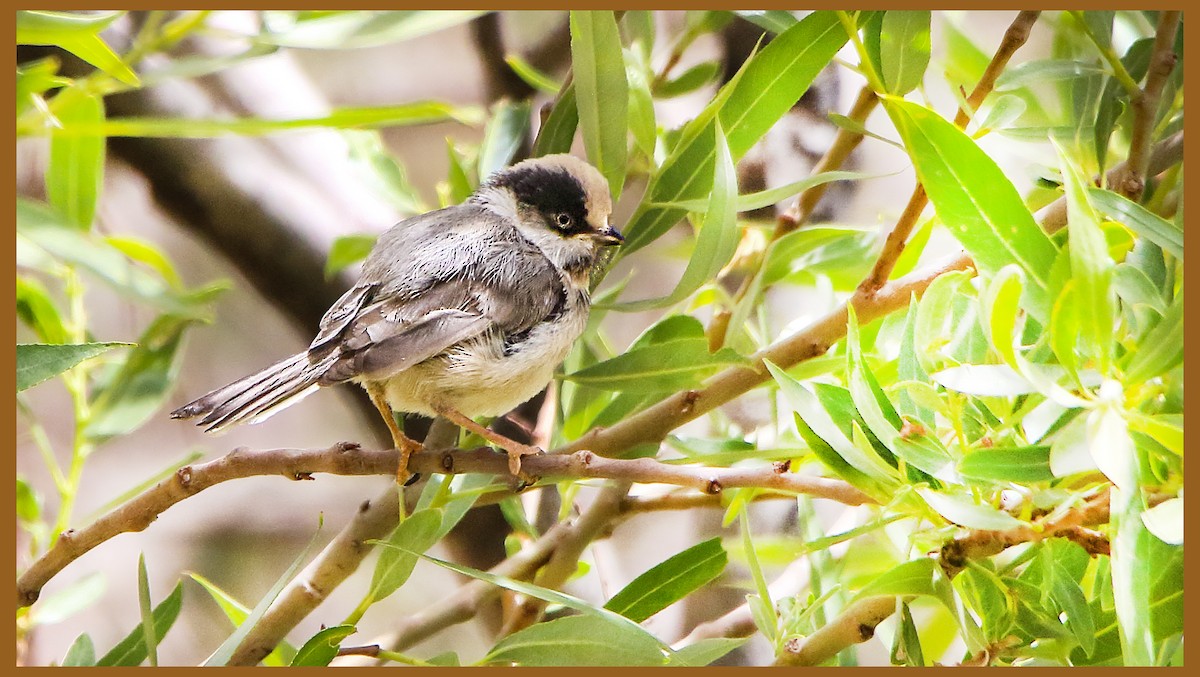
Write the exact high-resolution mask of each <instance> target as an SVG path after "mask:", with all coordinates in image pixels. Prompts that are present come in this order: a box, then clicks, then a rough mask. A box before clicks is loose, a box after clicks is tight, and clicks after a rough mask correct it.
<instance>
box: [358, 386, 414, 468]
mask: <svg viewBox="0 0 1200 677" xmlns="http://www.w3.org/2000/svg"><path fill="white" fill-rule="evenodd" d="M367 395H369V396H370V397H371V404H374V405H375V408H376V409H378V410H379V414H380V415H381V416H383V422H384V423H386V424H387V427H388V430H389V431H390V432H391V433H392V444H393V445H395V447H396V450H397V451H399V452H400V461H399V463H397V464H396V483H397V484H401V485H402V484H405V483H406V482H407V481H408V479H409V477H410V473H409V472H408V459H409V457H410V456H412V453H413V452H414V451H421V450H422V449H424V448H425V447H424V446H423V445H422V444H421V443H420V442H417V441H416V440H414V439H412V438H410V437H409V436H408V435H405V434H404V431H402V430H400V426H399V425H397V424H396V417H395V415H394V414H392V408H391V407H390V406H388V403H387V397H386V396H385V395H384V391H383V389H382V388H380V387H378V386H374V385H371V386H367Z"/></svg>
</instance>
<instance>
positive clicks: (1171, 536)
mask: <svg viewBox="0 0 1200 677" xmlns="http://www.w3.org/2000/svg"><path fill="white" fill-rule="evenodd" d="M1142 523H1143V524H1145V525H1146V529H1147V530H1149V531H1150V533H1152V534H1154V535H1155V536H1156V537H1157V538H1158V540H1160V541H1162V542H1164V543H1169V544H1171V545H1183V498H1182V497H1176V498H1169V499H1167V500H1165V501H1163V502H1162V503H1159V504H1158V505H1156V506H1154V507H1153V508H1150V509H1149V510H1147V511H1145V512H1143V513H1142Z"/></svg>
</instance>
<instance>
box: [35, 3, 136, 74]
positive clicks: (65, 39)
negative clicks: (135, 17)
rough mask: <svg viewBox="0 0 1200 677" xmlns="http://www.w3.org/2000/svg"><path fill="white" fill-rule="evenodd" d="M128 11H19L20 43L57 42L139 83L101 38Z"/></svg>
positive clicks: (103, 69)
mask: <svg viewBox="0 0 1200 677" xmlns="http://www.w3.org/2000/svg"><path fill="white" fill-rule="evenodd" d="M124 14H125V12H101V13H99V14H94V15H90V16H89V15H81V14H78V13H71V14H68V13H65V12H45V11H21V12H17V44H18V45H57V46H59V47H62V48H63V49H65V50H67V51H68V52H71V53H72V54H74V55H75V56H77V57H79V58H80V59H83V60H84V61H86V62H88V63H90V64H92V65H93V66H95V67H96V68H99V69H100V70H102V71H104V72H105V73H107V74H108V75H111V76H112V77H114V78H116V79H118V80H120V81H121V82H123V83H125V84H127V85H131V86H134V87H136V86H138V84H139V82H138V76H137V74H136V73H134V72H133V71H132V70H131V69H130V68H129V66H128V65H126V64H125V62H124V61H122V60H121V57H119V56H117V54H116V52H114V51H113V50H112V48H111V47H109V46H108V45H107V44H106V43H105V42H104V40H103V39H101V38H100V32H101V31H103V30H104V29H105V28H107V27H108V26H109V25H111V24H112V22H114V21H116V20H117V19H118V18H120V17H121V16H122V15H124Z"/></svg>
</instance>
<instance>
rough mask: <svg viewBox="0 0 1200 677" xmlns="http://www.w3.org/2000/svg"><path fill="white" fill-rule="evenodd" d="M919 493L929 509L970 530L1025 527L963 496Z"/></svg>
mask: <svg viewBox="0 0 1200 677" xmlns="http://www.w3.org/2000/svg"><path fill="white" fill-rule="evenodd" d="M917 493H918V494H920V495H921V498H923V499H925V502H926V503H928V504H929V507H931V508H933V509H934V510H935V511H936V512H937V513H938V514H939V515H941V516H942V517H945V518H946V520H947V521H949V522H952V523H954V524H958V525H961V526H964V527H967V528H968V529H987V530H1003V529H1015V528H1017V527H1020V526H1023V525H1024V522H1022V521H1021V520H1019V519H1017V518H1015V517H1013V516H1012V515H1010V514H1008V513H1006V512H1001V511H1000V510H997V509H996V508H993V507H992V506H990V505H983V504H980V503H976V502H975V501H974V500H972V499H970V498H965V497H963V496H958V495H953V494H947V493H941V492H937V491H933V490H931V489H920V488H919V489H917Z"/></svg>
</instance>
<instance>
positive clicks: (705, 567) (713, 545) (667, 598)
mask: <svg viewBox="0 0 1200 677" xmlns="http://www.w3.org/2000/svg"><path fill="white" fill-rule="evenodd" d="M728 561H729V556H728V555H726V553H725V549H724V548H722V547H721V539H720V538H712V539H709V540H707V541H704V542H703V543H698V544H696V545H694V546H692V547H690V548H688V549H687V550H684V551H683V552H681V553H679V554H676V555H673V556H671V557H669V558H667V559H666V560H664V561H663V562H660V563H659V564H657V565H655V566H654V567H653V568H651V569H650V570H648V571H646V572H644V573H643V574H641V575H640V576H638V577H637V578H635V579H633V580H632V581H630V582H629V584H628V585H626V586H625V587H624V588H622V589H621V591H620V592H618V593H617V594H615V595H613V597H612V599H610V600H608V603H607V604H605V605H604V608H606V609H608V610H610V611H615V612H616V613H619V614H621V615H622V616H625V617H626V618H629V619H631V620H634V621H637V622H639V623H640V622H642V621H644V620H646V619H647V618H650V617H651V616H653V615H654V614H656V613H658V612H659V611H662V610H663V609H665V608H667V607H668V606H671V605H672V604H674V603H675V602H678V601H679V600H681V599H683V598H684V597H686V596H688V595H690V594H691V593H692V592H694V591H696V590H697V589H699V588H701V587H703V586H704V585H707V584H708V583H710V582H712V581H713V580H714V579H716V578H717V577H718V576H720V575H721V572H723V571H724V570H725V565H726V563H728Z"/></svg>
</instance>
